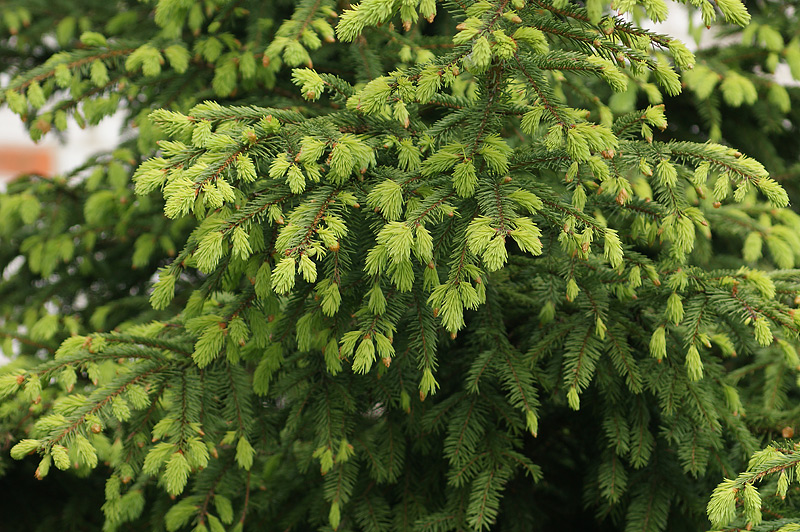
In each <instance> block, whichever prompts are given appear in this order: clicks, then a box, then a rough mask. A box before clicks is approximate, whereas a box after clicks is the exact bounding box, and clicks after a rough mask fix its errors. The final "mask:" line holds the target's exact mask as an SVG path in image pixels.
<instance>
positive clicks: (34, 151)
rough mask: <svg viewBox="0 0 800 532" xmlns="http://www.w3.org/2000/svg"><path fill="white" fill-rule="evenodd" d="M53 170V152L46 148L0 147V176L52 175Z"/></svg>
mask: <svg viewBox="0 0 800 532" xmlns="http://www.w3.org/2000/svg"><path fill="white" fill-rule="evenodd" d="M54 170H55V152H54V151H53V149H52V148H49V147H46V146H32V147H31V146H0V174H2V175H7V176H18V175H21V174H40V175H46V176H49V175H52V174H53V171H54Z"/></svg>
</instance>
